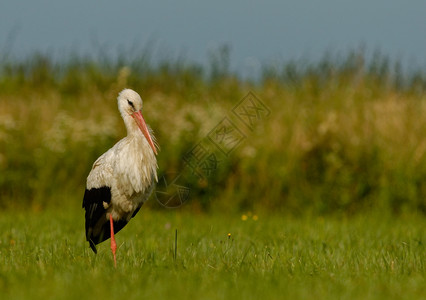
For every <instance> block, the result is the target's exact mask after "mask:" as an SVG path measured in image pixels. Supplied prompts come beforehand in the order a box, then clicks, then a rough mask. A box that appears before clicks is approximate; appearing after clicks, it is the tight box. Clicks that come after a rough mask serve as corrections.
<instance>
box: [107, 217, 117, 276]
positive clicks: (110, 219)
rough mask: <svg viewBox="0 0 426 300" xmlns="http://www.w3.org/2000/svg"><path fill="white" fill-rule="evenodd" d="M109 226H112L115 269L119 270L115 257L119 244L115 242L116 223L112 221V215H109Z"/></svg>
mask: <svg viewBox="0 0 426 300" xmlns="http://www.w3.org/2000/svg"><path fill="white" fill-rule="evenodd" d="M109 224H110V226H111V251H112V255H113V256H114V267H116V268H117V259H116V257H115V251H116V250H117V243H116V242H115V237H114V222H113V220H112V215H109Z"/></svg>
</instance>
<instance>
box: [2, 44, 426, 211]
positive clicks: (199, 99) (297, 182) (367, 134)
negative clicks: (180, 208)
mask: <svg viewBox="0 0 426 300" xmlns="http://www.w3.org/2000/svg"><path fill="white" fill-rule="evenodd" d="M253 78H257V79H256V80H254V79H244V78H242V77H239V76H238V74H235V73H233V72H231V71H230V70H229V49H228V48H227V47H222V48H221V49H219V50H218V51H217V52H216V53H212V54H211V57H210V65H209V66H201V65H198V64H196V63H192V62H188V61H186V60H185V59H182V58H178V59H165V60H163V61H159V62H156V63H154V62H152V60H151V58H150V54H149V51H141V52H140V54H137V55H131V56H129V55H126V54H125V53H123V55H121V56H120V57H118V58H117V59H111V58H107V57H102V56H100V57H98V58H96V59H93V58H88V57H82V56H78V55H70V56H69V58H67V59H62V60H60V61H59V62H58V61H55V60H54V59H52V58H51V57H50V56H49V55H47V54H34V55H32V56H30V57H27V58H24V59H21V60H17V59H14V60H9V59H7V57H3V58H2V59H1V60H0V206H1V207H2V208H20V207H21V208H23V207H30V208H31V209H33V210H40V209H43V208H45V207H46V206H53V207H55V206H58V207H59V206H64V205H72V206H80V205H81V201H82V200H81V199H82V196H83V193H84V188H85V180H86V177H87V175H88V172H89V171H90V168H91V165H92V163H93V162H94V160H95V159H96V158H97V157H98V156H99V155H101V154H102V153H103V152H105V151H106V150H107V149H109V148H110V147H111V146H112V145H113V144H114V143H115V142H116V141H118V140H119V139H121V138H122V137H123V136H124V135H125V128H124V124H123V123H122V120H121V118H120V115H119V113H118V111H117V104H116V97H117V94H118V92H119V91H121V90H122V89H124V88H132V89H134V90H136V91H137V92H139V93H140V94H141V96H142V98H143V99H144V116H145V119H146V121H147V123H148V124H149V125H150V126H151V127H152V128H153V129H154V131H155V134H156V137H157V140H158V142H159V144H160V147H161V151H160V153H159V156H158V161H159V173H160V174H167V173H172V174H173V173H179V172H181V171H182V170H184V169H185V162H184V160H183V157H184V156H185V154H186V153H188V151H189V150H190V149H191V148H192V147H193V146H194V145H196V144H197V143H198V142H200V141H201V140H202V139H204V138H205V137H206V136H207V134H208V133H209V131H210V130H211V129H212V128H214V126H215V125H216V124H217V123H218V122H220V121H221V120H222V119H223V118H224V117H225V116H230V115H231V113H230V112H231V110H232V108H233V107H234V106H235V105H236V104H237V103H238V101H240V100H241V99H242V98H243V97H244V96H245V95H247V93H248V92H250V91H252V92H253V93H254V94H255V95H256V96H257V97H258V98H259V99H261V101H262V102H263V103H264V104H265V105H266V106H267V107H268V108H269V109H270V110H271V114H270V115H269V116H268V117H267V118H265V120H263V121H262V122H261V123H259V124H258V126H256V127H255V128H254V130H253V131H250V130H248V129H247V128H245V127H244V126H243V125H242V124H241V123H237V122H238V120H236V121H235V122H236V123H237V124H239V126H240V127H239V128H241V130H242V131H243V133H244V134H245V135H246V136H247V139H246V140H245V141H243V143H242V144H241V145H240V146H239V147H238V148H237V149H235V150H234V151H233V152H232V153H231V154H230V155H229V156H228V157H222V159H221V161H220V164H218V167H217V169H215V170H214V171H213V173H212V174H210V176H208V177H207V178H205V179H203V180H199V179H198V178H197V177H196V176H187V177H185V179H184V181H182V182H180V184H182V185H185V186H187V187H188V188H189V189H190V198H189V199H188V201H187V202H186V203H185V205H186V206H187V207H188V206H189V207H191V208H192V209H194V210H195V211H212V210H228V211H253V210H266V211H281V212H288V213H291V214H296V215H297V214H304V213H315V214H332V213H344V214H356V213H362V212H363V211H365V210H368V209H379V210H386V211H390V212H392V213H395V214H399V213H403V212H407V211H408V212H413V211H420V212H422V213H426V200H425V199H426V118H425V116H426V94H425V90H426V73H425V72H424V71H421V70H420V71H418V70H412V71H403V70H402V67H401V65H400V64H399V63H398V62H396V63H393V62H391V61H390V60H389V59H387V57H386V56H384V55H381V54H380V53H377V54H376V55H375V56H374V57H373V58H371V59H368V60H367V59H366V58H365V55H364V53H363V52H362V51H353V52H351V53H348V54H347V55H344V56H340V57H337V56H334V55H330V54H326V55H325V56H324V58H323V59H322V60H321V61H319V62H309V61H293V62H286V63H277V64H265V65H264V66H263V68H262V74H256V76H254V77H253ZM182 180H183V179H182ZM150 205H152V206H153V207H159V208H160V207H161V205H159V204H158V203H156V202H155V201H151V204H150Z"/></svg>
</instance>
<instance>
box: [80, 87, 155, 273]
mask: <svg viewBox="0 0 426 300" xmlns="http://www.w3.org/2000/svg"><path fill="white" fill-rule="evenodd" d="M117 102H118V109H119V111H120V113H121V116H122V118H123V120H124V124H125V125H126V129H127V136H126V137H125V138H123V139H122V140H120V141H119V142H118V143H117V144H115V145H114V147H112V148H111V149H109V150H108V151H107V152H105V153H104V154H102V155H101V156H100V157H99V158H98V159H97V160H96V161H95V162H94V164H93V167H92V170H91V171H90V173H89V176H88V177H87V183H86V191H85V193H84V199H83V208H84V209H85V210H86V214H85V217H86V240H87V241H88V242H89V244H90V247H91V248H92V250H93V251H94V252H95V253H97V250H96V245H97V244H99V243H100V242H103V241H105V240H107V239H109V238H111V251H112V253H113V256H114V266H116V254H115V252H116V248H117V244H116V242H115V238H114V233H117V232H118V231H120V230H121V229H122V228H123V227H124V226H126V224H127V223H128V222H129V221H130V219H131V218H133V217H134V216H135V215H136V213H137V212H138V211H139V209H140V208H141V206H142V205H143V203H144V202H145V201H146V200H147V199H148V198H149V195H150V194H151V192H152V190H153V188H154V185H155V182H157V181H158V179H157V168H158V165H157V159H156V157H155V155H156V154H157V149H156V145H157V144H156V142H155V137H154V135H153V134H152V131H151V129H150V128H149V127H148V126H147V125H146V124H145V120H144V118H143V116H142V104H143V103H142V99H141V97H140V96H139V94H138V93H136V92H135V91H133V90H130V89H125V90H123V91H122V92H120V93H119V95H118V98H117Z"/></svg>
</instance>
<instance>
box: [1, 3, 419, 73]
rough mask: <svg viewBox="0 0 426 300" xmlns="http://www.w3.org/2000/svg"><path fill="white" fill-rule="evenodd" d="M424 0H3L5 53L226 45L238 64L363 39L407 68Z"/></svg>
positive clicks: (313, 53)
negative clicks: (150, 45)
mask: <svg viewBox="0 0 426 300" xmlns="http://www.w3.org/2000/svg"><path fill="white" fill-rule="evenodd" d="M425 32H426V2H425V1H424V0H410V1H402V0H401V1H397V0H387V1H385V0H383V1H375V0H357V1H348V0H340V1H339V0H317V1H300V0H299V1H298V0H290V1H274V0H266V1H232V0H228V1H224V0H216V1H195V0H194V1H190V0H181V1H170V0H168V1H153V0H150V1H132V0H120V1H112V0H104V1H94V0H84V1H82V0H74V1H59V0H56V1H54V0H41V1H31V0H21V1H20V0H13V1H12V0H3V1H2V2H1V4H0V51H2V52H3V53H4V52H5V51H9V52H10V54H11V55H12V56H14V57H22V56H23V55H26V54H29V53H33V52H34V51H36V50H38V51H49V53H52V54H54V55H60V54H61V53H67V51H69V52H71V51H75V52H79V53H91V52H92V53H96V52H97V50H98V49H99V48H103V49H104V51H105V52H106V53H109V54H111V55H114V54H115V53H117V51H119V49H131V48H132V47H136V48H138V49H142V48H143V47H145V46H146V44H147V43H148V42H151V43H153V42H154V41H155V43H154V50H156V51H157V50H158V51H159V54H157V55H158V56H166V55H172V56H174V57H176V56H178V55H183V56H184V57H186V59H188V60H194V61H197V62H205V61H206V60H207V57H208V53H209V51H211V50H214V49H216V48H217V47H218V46H220V45H222V44H228V45H230V46H231V61H232V65H233V68H236V69H239V70H245V69H247V68H249V69H250V68H254V69H256V68H257V66H258V65H259V63H260V62H270V61H273V60H279V61H286V60H289V59H300V58H309V59H311V60H315V59H317V58H319V57H321V56H322V55H323V54H324V53H325V52H326V51H332V52H333V53H341V54H344V53H346V52H347V51H348V50H351V49H357V48H359V47H360V46H361V45H363V46H364V47H365V48H366V49H367V51H371V52H372V51H373V50H377V49H380V50H381V52H382V53H385V54H388V55H390V56H391V57H392V58H398V59H401V60H402V61H403V62H404V63H406V64H407V65H411V66H413V65H415V66H419V65H422V66H425V65H426V33H425Z"/></svg>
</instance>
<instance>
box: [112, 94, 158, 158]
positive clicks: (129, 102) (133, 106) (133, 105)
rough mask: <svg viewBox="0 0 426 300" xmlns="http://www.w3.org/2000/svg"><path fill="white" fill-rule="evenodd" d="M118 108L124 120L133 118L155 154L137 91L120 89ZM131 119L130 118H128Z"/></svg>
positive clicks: (155, 150)
mask: <svg viewBox="0 0 426 300" xmlns="http://www.w3.org/2000/svg"><path fill="white" fill-rule="evenodd" d="M117 101H118V109H119V110H120V113H121V115H122V116H123V119H124V121H125V122H126V120H129V119H130V118H129V117H132V118H133V120H132V121H133V122H135V123H136V125H137V126H138V127H139V129H140V131H141V132H142V133H143V135H144V136H145V138H146V140H147V141H148V144H149V145H150V146H151V148H152V151H154V153H155V154H157V149H156V148H155V145H154V142H153V141H152V138H151V134H150V133H149V130H148V127H147V126H146V123H145V120H144V118H143V116H142V105H143V103H142V99H141V96H139V94H138V93H136V92H135V91H133V90H131V89H125V90H122V91H121V92H120V93H119V94H118V98H117ZM130 120H131V119H130ZM132 127H134V126H132Z"/></svg>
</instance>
